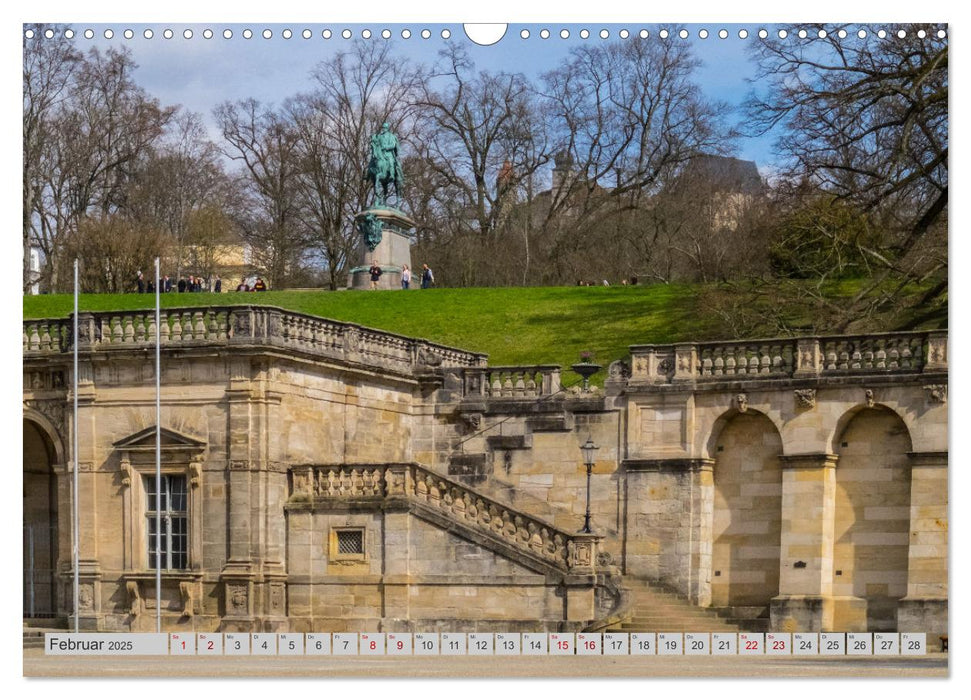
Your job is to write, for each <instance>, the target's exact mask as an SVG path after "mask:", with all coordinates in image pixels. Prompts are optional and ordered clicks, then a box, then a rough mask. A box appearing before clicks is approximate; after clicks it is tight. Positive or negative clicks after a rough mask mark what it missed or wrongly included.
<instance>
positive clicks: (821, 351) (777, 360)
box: [630, 330, 947, 384]
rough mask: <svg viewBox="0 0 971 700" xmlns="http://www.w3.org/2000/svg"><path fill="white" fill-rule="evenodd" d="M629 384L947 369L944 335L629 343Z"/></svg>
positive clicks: (918, 371) (843, 336) (943, 370)
mask: <svg viewBox="0 0 971 700" xmlns="http://www.w3.org/2000/svg"><path fill="white" fill-rule="evenodd" d="M630 351H631V365H632V368H631V382H635V383H637V382H639V383H644V382H647V383H651V384H666V383H676V382H717V381H728V380H746V381H750V380H753V379H778V378H789V377H791V378H802V377H819V376H823V377H825V376H846V375H857V374H862V375H872V374H887V373H907V374H913V373H923V372H946V371H947V331H946V330H945V331H918V332H901V333H875V334H872V335H840V336H819V337H803V338H775V339H770V340H746V341H738V342H713V343H683V344H675V345H632V346H631V347H630Z"/></svg>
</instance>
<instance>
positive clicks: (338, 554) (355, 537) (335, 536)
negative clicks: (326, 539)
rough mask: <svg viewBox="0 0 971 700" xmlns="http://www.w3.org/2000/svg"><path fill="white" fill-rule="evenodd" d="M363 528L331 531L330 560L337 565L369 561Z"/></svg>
mask: <svg viewBox="0 0 971 700" xmlns="http://www.w3.org/2000/svg"><path fill="white" fill-rule="evenodd" d="M366 541H367V540H366V539H365V534H364V528H363V527H341V528H333V529H332V530H331V531H330V560H331V561H333V562H335V563H337V564H353V563H355V562H356V563H361V562H364V561H367V557H366V553H365V551H364V547H365V543H366Z"/></svg>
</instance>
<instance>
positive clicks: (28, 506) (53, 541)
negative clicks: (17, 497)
mask: <svg viewBox="0 0 971 700" xmlns="http://www.w3.org/2000/svg"><path fill="white" fill-rule="evenodd" d="M23 445H24V510H23V512H24V522H23V538H24V549H23V554H24V568H23V571H24V617H29V618H44V617H55V616H56V615H57V602H56V574H57V478H56V477H55V475H54V461H55V450H54V445H53V443H52V442H51V438H50V436H49V435H48V434H47V433H46V431H44V430H43V429H41V428H40V426H38V425H37V424H36V423H34V422H33V421H31V420H29V419H26V418H25V419H24V442H23Z"/></svg>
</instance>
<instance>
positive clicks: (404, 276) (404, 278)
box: [401, 265, 411, 289]
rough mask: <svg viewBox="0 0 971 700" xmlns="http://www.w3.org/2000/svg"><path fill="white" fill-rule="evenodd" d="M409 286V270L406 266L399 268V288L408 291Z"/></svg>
mask: <svg viewBox="0 0 971 700" xmlns="http://www.w3.org/2000/svg"><path fill="white" fill-rule="evenodd" d="M410 286H411V270H409V269H408V266H407V265H402V266H401V288H402V289H408V288H409V287H410Z"/></svg>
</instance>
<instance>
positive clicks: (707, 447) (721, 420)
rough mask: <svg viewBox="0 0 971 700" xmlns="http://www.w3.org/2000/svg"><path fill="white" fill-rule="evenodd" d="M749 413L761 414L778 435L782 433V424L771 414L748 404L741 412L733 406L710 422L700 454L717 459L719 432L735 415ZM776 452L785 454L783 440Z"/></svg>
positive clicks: (722, 430) (748, 414) (747, 414)
mask: <svg viewBox="0 0 971 700" xmlns="http://www.w3.org/2000/svg"><path fill="white" fill-rule="evenodd" d="M751 415H758V416H762V417H763V418H765V420H766V421H768V422H769V423H770V424H771V425H772V427H773V428H775V431H776V433H778V434H779V435H782V427H783V426H782V425H781V424H780V423H779V421H778V420H776V418H774V417H773V416H772V415H771V414H769V413H767V412H765V411H761V410H759V409H757V408H752V407H751V406H748V407H747V408H746V409H745V412H744V413H743V412H742V411H740V410H738V408H736V407H734V406H733V407H732V408H730V409H728V410H727V411H725V412H724V413H722V414H721V415H720V416H718V418H716V419H715V421H714V422H713V423H712V424H711V432H710V433H709V434H708V440H707V442H705V443H704V445H703V448H704V450H703V453H702V456H704V457H709V458H711V459H717V457H718V455H717V448H718V440H719V439H720V438H721V434H722V432H724V430H725V428H726V427H727V426H728V424H729V423H731V422H732V420H734V419H735V418H736V417H737V416H751ZM778 454H780V455H781V454H785V443H784V442H783V443H782V448H781V449H780V451H779V453H778Z"/></svg>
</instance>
